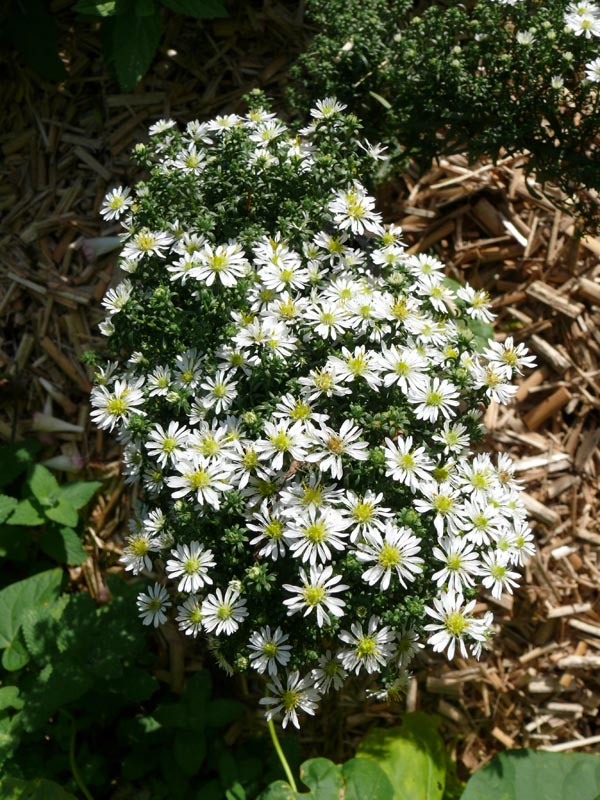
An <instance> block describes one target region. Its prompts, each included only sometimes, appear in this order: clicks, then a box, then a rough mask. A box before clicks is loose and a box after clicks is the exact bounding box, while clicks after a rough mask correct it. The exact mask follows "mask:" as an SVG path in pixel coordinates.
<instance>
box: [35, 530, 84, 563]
mask: <svg viewBox="0 0 600 800" xmlns="http://www.w3.org/2000/svg"><path fill="white" fill-rule="evenodd" d="M40 547H41V548H42V550H43V551H44V553H46V555H49V556H50V558H54V559H56V561H59V562H60V563H61V564H69V565H75V564H83V563H84V562H85V561H87V558H88V554H87V551H86V549H85V548H84V546H83V545H82V544H81V539H80V538H79V536H78V535H77V533H76V532H75V531H74V530H73V528H57V527H55V526H54V525H53V526H52V527H51V528H49V529H48V530H47V531H44V533H43V534H42V536H41V537H40Z"/></svg>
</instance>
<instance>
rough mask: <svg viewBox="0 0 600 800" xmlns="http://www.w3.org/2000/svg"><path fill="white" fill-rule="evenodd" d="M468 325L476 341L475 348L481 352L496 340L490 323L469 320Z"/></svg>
mask: <svg viewBox="0 0 600 800" xmlns="http://www.w3.org/2000/svg"><path fill="white" fill-rule="evenodd" d="M467 325H468V327H469V330H470V331H471V333H472V334H473V337H474V339H475V348H476V349H477V350H478V351H479V352H480V353H481V351H482V350H483V349H484V348H485V347H487V346H488V342H489V340H490V339H492V341H493V339H494V329H493V328H492V326H491V325H490V324H489V322H482V321H481V320H480V319H468V320H467Z"/></svg>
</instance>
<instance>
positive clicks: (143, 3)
mask: <svg viewBox="0 0 600 800" xmlns="http://www.w3.org/2000/svg"><path fill="white" fill-rule="evenodd" d="M157 12H158V9H157V8H156V3H155V2H154V0H135V13H136V16H138V17H150V16H152V14H156V13H157Z"/></svg>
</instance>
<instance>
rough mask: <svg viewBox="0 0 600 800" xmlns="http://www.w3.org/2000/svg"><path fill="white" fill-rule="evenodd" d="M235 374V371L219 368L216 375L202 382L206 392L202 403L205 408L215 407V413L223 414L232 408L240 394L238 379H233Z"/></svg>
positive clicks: (201, 386) (202, 387)
mask: <svg viewBox="0 0 600 800" xmlns="http://www.w3.org/2000/svg"><path fill="white" fill-rule="evenodd" d="M233 376H234V373H233V372H224V371H223V370H218V372H217V374H216V375H215V376H214V377H212V378H206V379H205V380H204V382H203V383H201V384H200V388H201V389H203V390H204V392H205V394H204V395H203V396H202V405H203V406H204V407H205V408H207V409H210V408H212V409H214V411H215V414H221V413H222V412H223V411H228V410H229V409H230V408H231V406H232V404H233V401H234V400H235V399H236V397H237V396H238V393H237V389H236V386H237V381H234V380H233Z"/></svg>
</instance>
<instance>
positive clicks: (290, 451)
mask: <svg viewBox="0 0 600 800" xmlns="http://www.w3.org/2000/svg"><path fill="white" fill-rule="evenodd" d="M263 431H264V433H265V436H266V438H265V439H258V440H257V441H256V444H255V448H256V452H257V453H258V454H259V457H260V459H261V460H262V461H269V462H270V463H271V467H272V468H273V469H276V470H280V469H281V468H282V467H283V460H284V456H289V458H291V459H295V460H296V461H303V460H304V458H305V457H306V450H307V447H308V444H309V440H308V437H307V436H306V434H305V426H304V423H303V422H302V421H300V420H299V421H298V422H294V423H292V422H291V421H289V420H281V421H278V422H265V425H264V428H263Z"/></svg>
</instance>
